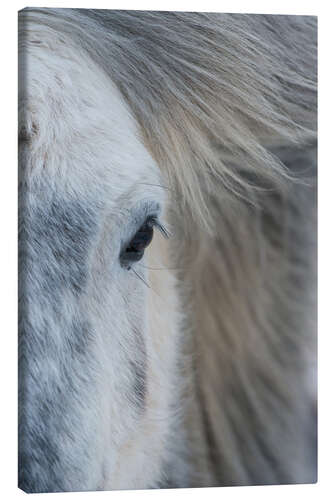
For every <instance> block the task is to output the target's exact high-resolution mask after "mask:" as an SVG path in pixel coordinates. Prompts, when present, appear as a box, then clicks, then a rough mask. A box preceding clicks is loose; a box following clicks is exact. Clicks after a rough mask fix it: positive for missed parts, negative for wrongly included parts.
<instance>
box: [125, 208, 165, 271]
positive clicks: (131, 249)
mask: <svg viewBox="0 0 333 500" xmlns="http://www.w3.org/2000/svg"><path fill="white" fill-rule="evenodd" d="M154 228H156V229H158V230H159V231H160V232H161V234H162V235H163V236H164V237H165V238H168V237H169V232H168V230H167V229H166V227H165V226H163V225H162V224H161V222H160V221H159V220H158V218H157V217H156V216H150V217H147V219H146V220H145V222H144V223H143V224H142V225H141V226H140V228H139V229H138V231H137V232H136V233H135V235H134V236H133V238H132V239H131V241H130V242H129V243H128V244H127V245H126V247H125V248H124V249H123V250H122V252H121V254H120V263H121V265H122V267H124V268H126V269H127V270H130V269H131V264H132V263H133V262H138V261H139V260H141V259H142V257H143V256H144V252H145V249H146V248H147V247H148V246H149V245H150V243H151V242H152V239H153V236H154Z"/></svg>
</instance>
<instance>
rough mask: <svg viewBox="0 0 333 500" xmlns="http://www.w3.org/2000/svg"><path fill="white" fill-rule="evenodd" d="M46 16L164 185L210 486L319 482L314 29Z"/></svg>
mask: <svg viewBox="0 0 333 500" xmlns="http://www.w3.org/2000/svg"><path fill="white" fill-rule="evenodd" d="M34 16H38V21H39V22H40V23H42V24H45V25H47V26H48V27H49V29H53V30H55V31H59V33H60V35H61V34H64V35H66V36H67V35H68V36H69V37H70V38H71V40H72V41H73V43H75V44H77V46H78V48H80V50H82V49H83V50H85V51H88V53H89V54H90V55H91V57H92V58H93V59H94V60H95V61H96V62H98V63H99V64H100V66H101V68H103V70H104V71H105V72H106V73H107V74H108V75H109V76H110V78H111V79H112V81H113V82H114V83H115V84H116V85H117V87H118V88H119V89H120V91H121V93H122V95H123V96H124V98H125V100H126V101H127V103H128V104H129V107H130V109H131V111H132V113H133V115H134V116H135V118H136V120H137V122H138V124H139V126H140V133H141V135H142V140H143V142H144V144H145V145H146V147H147V149H148V150H149V151H150V153H151V154H152V156H153V157H154V158H155V160H156V162H157V164H158V165H159V167H160V169H161V171H162V172H163V173H164V175H165V187H166V189H168V190H169V192H170V197H171V200H172V202H173V203H172V210H171V214H170V216H171V218H172V220H173V222H174V224H173V226H174V227H175V238H174V258H175V261H176V262H177V264H178V266H179V267H180V268H181V270H180V271H179V280H180V285H183V300H184V306H185V307H186V311H190V312H191V314H189V315H188V316H189V318H188V321H187V323H188V325H187V327H188V330H190V331H191V332H192V340H190V341H189V342H190V343H191V346H190V347H188V348H189V349H190V350H192V351H193V352H194V358H193V368H194V375H193V379H192V381H191V383H192V384H193V388H194V389H193V390H194V391H195V394H196V396H195V400H194V401H193V403H192V406H191V408H190V409H189V413H191V412H192V413H193V414H196V415H198V419H197V424H196V425H200V426H201V432H199V431H197V432H196V431H195V430H191V429H189V432H190V433H191V432H192V434H193V436H192V437H193V442H194V443H196V446H197V448H196V449H197V457H196V458H197V460H198V456H200V460H198V461H197V464H196V467H197V469H198V475H200V474H202V475H206V476H205V477H206V482H207V484H209V485H212V484H214V482H215V484H216V485H220V484H221V482H222V483H224V484H259V483H263V484H269V483H278V482H288V481H289V482H290V481H293V478H294V477H298V478H299V482H302V481H305V482H309V481H313V480H315V477H314V476H313V472H312V471H313V461H314V460H315V458H314V454H313V452H312V451H311V450H312V449H313V448H314V446H313V443H314V442H315V436H312V435H311V432H312V429H313V421H314V419H315V416H314V415H315V389H314V385H315V381H314V378H315V377H314V375H313V374H314V371H313V367H314V365H315V356H314V354H313V353H314V352H315V339H314V335H313V331H314V330H315V312H316V308H315V299H314V296H315V286H314V283H315V280H316V278H315V271H316V270H315V253H316V241H315V231H316V229H315V228H316V221H315V214H316V199H315V189H314V186H315V164H316V156H315V154H316V153H315V145H316V71H317V70H316V18H314V17H307V16H269V15H238V14H203V13H201V14H199V13H181V12H179V13H178V12H177V13H175V12H143V11H109V10H98V11H97V10H89V9H88V10H84V9H75V10H72V9H47V10H44V9H33V10H27V11H25V14H24V16H23V17H22V22H29V19H30V18H31V19H33V18H34ZM309 367H310V368H309ZM189 418H190V417H189ZM192 419H193V417H192ZM198 422H199V424H198ZM307 436H310V437H309V438H308V437H307ZM310 441H311V446H308V444H309V442H310ZM253 456H255V457H256V459H255V460H253V458H251V457H253ZM208 464H209V465H208ZM208 477H209V479H207V478H208Z"/></svg>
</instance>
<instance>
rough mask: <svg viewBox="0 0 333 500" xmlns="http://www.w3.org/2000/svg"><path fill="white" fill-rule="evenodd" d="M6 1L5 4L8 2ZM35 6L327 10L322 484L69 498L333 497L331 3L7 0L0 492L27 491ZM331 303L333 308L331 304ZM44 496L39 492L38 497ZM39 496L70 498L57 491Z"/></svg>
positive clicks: (322, 106) (322, 146)
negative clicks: (28, 54) (26, 226)
mask: <svg viewBox="0 0 333 500" xmlns="http://www.w3.org/2000/svg"><path fill="white" fill-rule="evenodd" d="M4 4H5V6H4ZM27 6H33V7H35V6H40V7H84V8H94V9H97V8H104V9H115V8H118V9H144V10H184V11H186V10H187V11H188V10H191V11H200V10H201V11H203V10H205V11H212V12H241V13H253V14H254V13H257V14H264V13H267V14H303V15H304V14H307V15H317V16H319V119H320V121H319V328H318V331H319V482H318V484H316V485H300V486H275V487H271V486H264V487H238V488H235V487H234V488H222V489H221V488H210V489H204V490H203V489H198V490H193V489H192V490H189V489H183V490H161V491H160V490H150V491H135V492H126V491H125V492H93V493H67V494H66V498H67V496H68V495H69V498H73V499H74V498H75V499H81V498H82V499H83V498H85V499H87V500H91V499H93V498H95V497H97V496H98V498H101V499H102V498H109V499H118V498H119V499H122V500H127V499H137V498H138V499H142V498H154V499H155V498H158V499H162V498H163V499H164V498H167V499H169V498H183V499H184V498H189V497H190V498H191V500H192V499H193V498H195V499H196V498H202V497H206V496H207V497H208V498H221V497H223V498H226V499H229V498H231V499H234V498H236V499H238V498H246V499H254V498H255V499H261V498H265V499H266V498H267V497H268V498H269V499H275V498H279V499H280V498H283V499H284V498H287V499H288V498H295V497H296V498H298V497H300V498H302V499H307V498H314V497H316V498H317V497H319V498H328V497H330V498H333V477H331V476H333V471H332V472H331V467H332V465H331V464H332V458H331V455H332V451H331V450H332V445H333V442H332V426H333V412H332V394H333V390H332V385H333V373H332V365H333V349H332V346H333V343H332V334H333V332H332V326H331V323H332V320H331V314H332V312H331V311H332V309H333V305H332V306H331V304H330V302H331V296H332V294H331V289H332V283H333V276H332V264H331V263H332V256H333V248H332V225H333V223H332V218H333V207H332V203H331V201H332V198H333V184H332V179H333V178H332V168H333V164H332V152H333V149H332V146H333V133H332V119H333V109H332V91H333V82H332V66H333V58H332V50H333V40H332V32H333V17H332V12H331V10H332V9H331V8H330V2H329V1H327V2H326V1H325V0H323V1H312V2H308V1H295V0H289V1H281V0H279V1H276V2H270V1H266V2H265V1H253V0H248V1H247V2H245V1H243V2H241V1H236V0H234V1H221V2H219V1H213V0H187V1H185V0H178V1H174V0H169V1H166V0H164V1H163V0H159V1H158V0H154V1H147V0H137V1H133V0H132V1H128V0H123V1H100V0H94V1H84V0H80V1H74V0H70V1H69V0H67V1H57V0H54V1H53V2H49V1H47V0H45V1H43V2H37V1H36V2H33V3H32V4H26V3H24V2H21V1H12V2H10V3H8V4H7V2H6V3H5V2H2V6H1V9H0V24H1V29H0V35H1V44H0V47H1V56H2V57H1V59H0V61H1V77H0V81H1V93H0V95H1V108H0V109H1V116H0V124H1V135H0V137H1V160H0V172H1V180H0V187H1V195H0V203H1V209H0V215H1V225H0V234H1V245H0V251H1V257H0V266H1V271H0V277H1V278H0V284H1V287H0V292H1V297H0V305H1V329H0V339H1V349H0V370H1V376H0V381H1V385H2V386H1V393H0V394H1V400H0V401H1V411H0V415H1V422H0V432H1V434H0V448H1V450H0V459H1V463H0V496H1V497H2V498H4V499H6V500H7V499H9V500H10V499H11V498H18V497H23V496H24V495H25V493H23V492H22V491H20V490H18V489H17V487H16V484H17V236H16V233H17V222H16V221H17V139H16V137H17V11H18V10H19V9H22V8H24V7H27ZM330 306H331V307H330ZM31 497H32V498H35V497H36V498H37V496H36V495H31ZM38 498H52V499H53V498H65V497H64V496H63V495H62V496H60V494H52V497H50V496H49V497H45V495H44V494H42V495H38Z"/></svg>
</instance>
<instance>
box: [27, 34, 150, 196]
mask: <svg viewBox="0 0 333 500" xmlns="http://www.w3.org/2000/svg"><path fill="white" fill-rule="evenodd" d="M23 52H24V57H22V58H21V59H20V62H19V64H22V65H24V68H22V69H21V74H24V85H22V88H21V89H20V92H19V110H20V109H22V110H24V112H22V113H21V114H20V113H19V121H20V130H21V135H25V136H26V137H25V139H28V142H29V145H30V156H31V158H32V161H31V162H30V163H31V170H33V169H35V170H36V171H38V166H39V169H40V170H45V169H48V175H50V174H51V175H52V172H54V175H55V176H58V181H59V182H60V181H61V177H62V176H63V177H64V178H65V177H66V183H67V182H68V180H70V179H71V178H72V179H73V182H80V181H81V183H82V184H85V183H86V184H87V183H90V182H94V183H95V184H98V183H99V184H103V185H104V186H105V187H106V188H107V190H108V191H109V193H110V196H111V198H117V197H119V196H122V195H123V194H125V193H128V192H130V190H131V188H132V187H134V186H137V185H138V183H139V182H142V183H145V182H146V183H158V182H159V169H158V167H157V165H156V164H155V162H154V160H153V159H152V157H151V156H150V154H149V153H148V151H147V150H146V148H145V147H144V145H143V142H142V141H141V139H140V133H139V131H138V125H137V122H136V120H135V118H134V117H133V115H132V113H131V111H130V109H129V108H128V106H127V104H126V102H125V101H124V99H123V97H122V95H121V94H120V92H119V90H118V89H117V88H116V86H115V85H114V84H113V82H112V81H111V79H110V78H109V77H108V76H107V75H106V74H105V73H104V71H103V70H102V68H100V67H99V66H98V65H97V64H96V63H95V62H94V61H93V60H92V59H91V58H90V56H89V55H88V54H86V53H85V52H83V51H82V50H81V49H80V48H78V47H77V46H75V45H74V44H73V43H72V42H71V40H70V39H66V40H63V38H62V37H60V36H59V35H58V34H56V33H54V32H52V31H50V30H47V29H46V28H43V29H41V28H40V27H38V26H37V27H35V28H34V25H32V26H31V29H30V31H29V32H28V36H26V37H25V41H24V47H23V50H22V54H23ZM26 61H28V63H27V64H25V62H26ZM22 130H23V132H22Z"/></svg>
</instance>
